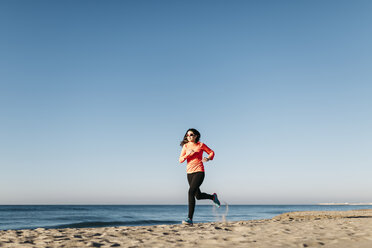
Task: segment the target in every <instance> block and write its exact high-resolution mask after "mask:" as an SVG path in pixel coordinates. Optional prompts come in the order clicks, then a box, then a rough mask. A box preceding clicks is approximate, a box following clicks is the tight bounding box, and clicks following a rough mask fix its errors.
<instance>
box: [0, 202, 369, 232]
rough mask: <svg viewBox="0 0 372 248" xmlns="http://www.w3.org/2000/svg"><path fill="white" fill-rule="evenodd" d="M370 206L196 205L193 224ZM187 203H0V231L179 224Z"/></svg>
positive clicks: (183, 216) (185, 215) (183, 217)
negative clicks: (294, 212) (219, 206)
mask: <svg viewBox="0 0 372 248" xmlns="http://www.w3.org/2000/svg"><path fill="white" fill-rule="evenodd" d="M370 208H372V206H371V205H366V206H363V205H360V206H350V205H337V206H334V205H331V206H326V205H325V206H324V205H229V206H227V205H226V204H225V205H222V206H221V208H216V207H215V206H214V205H196V208H195V214H194V223H200V222H215V221H239V220H256V219H269V218H272V217H274V216H276V215H279V214H281V213H285V212H292V211H330V210H336V211H337V210H343V211H345V210H352V209H370ZM187 213H188V206H187V205H0V230H9V229H34V228H39V227H41V228H83V227H109V226H146V225H162V224H180V223H181V221H182V220H183V219H185V218H186V217H187Z"/></svg>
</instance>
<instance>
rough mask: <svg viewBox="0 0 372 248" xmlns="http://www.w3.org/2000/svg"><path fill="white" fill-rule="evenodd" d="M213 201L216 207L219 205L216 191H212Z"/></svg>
mask: <svg viewBox="0 0 372 248" xmlns="http://www.w3.org/2000/svg"><path fill="white" fill-rule="evenodd" d="M213 203H214V205H216V207H218V208H219V207H221V203H220V201H219V200H218V197H217V194H216V193H213Z"/></svg>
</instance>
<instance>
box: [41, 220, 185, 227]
mask: <svg viewBox="0 0 372 248" xmlns="http://www.w3.org/2000/svg"><path fill="white" fill-rule="evenodd" d="M177 223H179V221H173V220H138V221H90V222H89V221H87V222H78V223H70V224H62V225H55V226H48V227H45V228H47V229H54V228H89V227H110V226H141V225H144V226H151V225H171V224H177Z"/></svg>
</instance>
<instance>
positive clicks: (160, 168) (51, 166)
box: [0, 0, 372, 204]
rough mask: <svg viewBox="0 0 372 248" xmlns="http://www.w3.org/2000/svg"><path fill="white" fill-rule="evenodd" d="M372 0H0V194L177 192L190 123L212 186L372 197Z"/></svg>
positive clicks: (227, 190)
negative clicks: (208, 154) (207, 153)
mask: <svg viewBox="0 0 372 248" xmlns="http://www.w3.org/2000/svg"><path fill="white" fill-rule="evenodd" d="M371 10H372V3H371V2H370V1H218V0H217V1H1V3H0V31H1V34H2V35H1V37H0V50H1V56H0V114H1V115H0V120H1V122H0V123H1V125H0V127H1V128H0V140H1V142H0V168H1V174H0V188H1V190H0V204H187V190H188V185H187V180H186V168H185V167H186V164H179V163H178V157H179V153H180V151H181V147H180V146H179V142H180V141H181V139H182V137H183V135H184V133H185V131H186V130H187V129H188V128H190V127H193V128H197V129H198V130H199V131H200V132H201V134H202V137H201V141H203V142H205V143H206V144H207V145H208V146H209V147H211V148H212V149H214V151H215V152H216V156H215V159H214V160H213V161H212V162H208V163H206V165H205V166H206V178H205V180H204V183H203V185H202V187H201V190H202V191H205V192H208V193H213V192H217V193H218V194H219V195H220V198H221V200H222V201H226V202H228V203H230V204H312V203H318V202H372V199H371V198H370V197H371V195H372V180H370V176H371V174H372V167H371V164H372V155H371V154H372V153H371V148H372V129H371V126H372V115H371V109H372V98H371V95H372V84H371V83H372V71H371V68H372V47H371V44H372V33H371V32H370V31H371V29H372V16H371V15H370V13H371ZM204 203H206V202H204ZM198 204H202V202H198Z"/></svg>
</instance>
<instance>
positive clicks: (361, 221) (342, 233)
mask: <svg viewBox="0 0 372 248" xmlns="http://www.w3.org/2000/svg"><path fill="white" fill-rule="evenodd" d="M0 247H22V248H23V247H37V248H39V247H69V248H70V247H265V248H266V247H267V248H269V247H270V248H271V247H334V248H336V247H337V248H352V247H355V248H367V247H368V248H370V247H372V210H353V211H342V212H341V211H319V212H317V211H310V212H291V213H285V214H282V215H279V216H276V217H274V218H273V219H268V220H252V221H236V222H213V223H200V224H199V223H198V224H194V225H193V226H186V225H182V224H179V225H157V226H134V227H133V226H132V227H129V226H123V227H105V228H66V229H43V228H38V229H34V230H7V231H0Z"/></svg>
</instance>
